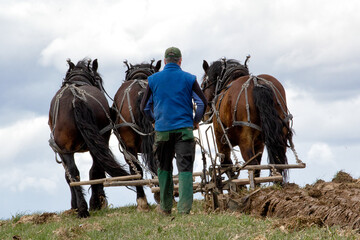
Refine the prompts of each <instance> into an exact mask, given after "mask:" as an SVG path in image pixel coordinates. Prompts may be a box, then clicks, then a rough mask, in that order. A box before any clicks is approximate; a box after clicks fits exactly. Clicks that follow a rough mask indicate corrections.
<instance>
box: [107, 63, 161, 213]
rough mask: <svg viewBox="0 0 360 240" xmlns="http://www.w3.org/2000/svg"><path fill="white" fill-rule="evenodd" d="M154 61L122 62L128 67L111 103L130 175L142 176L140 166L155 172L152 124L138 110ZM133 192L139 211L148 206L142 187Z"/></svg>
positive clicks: (116, 132) (153, 68) (156, 68)
mask: <svg viewBox="0 0 360 240" xmlns="http://www.w3.org/2000/svg"><path fill="white" fill-rule="evenodd" d="M153 62H154V61H151V63H150V64H146V63H142V64H137V65H134V66H133V65H131V64H130V66H129V65H128V64H127V62H125V63H126V65H127V67H128V70H127V71H126V76H125V81H124V83H123V84H122V85H121V86H120V88H119V90H118V91H117V92H116V94H115V97H114V103H113V106H112V109H113V113H112V119H113V121H114V123H115V128H116V130H115V131H114V133H115V135H116V136H117V138H118V140H119V143H120V146H121V148H122V152H123V153H124V157H125V160H126V162H127V163H128V164H129V166H130V172H131V173H132V174H136V173H140V174H141V175H142V176H143V169H142V168H147V170H149V171H150V172H151V173H152V175H153V176H154V175H156V171H157V168H156V166H154V161H153V157H154V155H153V149H152V146H153V142H154V138H153V135H152V134H151V133H152V132H153V126H152V124H151V122H150V121H148V119H147V118H146V116H144V115H143V113H142V112H141V111H140V103H141V100H142V97H143V95H144V91H145V89H146V86H147V78H148V77H149V76H150V75H152V74H153V73H155V72H158V71H159V69H160V67H161V61H160V60H159V61H158V62H157V64H156V66H153ZM138 153H142V158H143V162H145V165H143V164H142V163H141V162H139V161H138V158H137V155H138ZM141 166H142V167H141ZM136 193H137V196H136V201H137V205H138V210H139V211H143V210H144V211H147V210H148V209H149V206H148V202H147V199H146V196H145V192H144V188H143V187H142V186H137V187H136Z"/></svg>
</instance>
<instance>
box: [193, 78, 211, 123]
mask: <svg viewBox="0 0 360 240" xmlns="http://www.w3.org/2000/svg"><path fill="white" fill-rule="evenodd" d="M192 90H193V92H192V97H193V99H194V102H195V104H196V111H195V117H194V123H197V124H198V123H199V122H200V121H201V119H202V117H203V116H204V113H205V110H206V106H207V104H208V103H207V100H206V98H205V96H204V93H203V92H202V91H201V89H200V86H199V84H198V82H197V81H196V80H195V82H194V85H193V88H192Z"/></svg>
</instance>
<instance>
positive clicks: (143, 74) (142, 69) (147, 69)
mask: <svg viewBox="0 0 360 240" xmlns="http://www.w3.org/2000/svg"><path fill="white" fill-rule="evenodd" d="M154 62H155V60H154V59H152V60H151V62H150V63H140V64H136V65H132V64H131V63H130V64H129V63H128V61H127V60H124V63H125V65H126V66H127V68H128V69H127V70H126V72H125V81H128V80H134V79H142V80H146V79H147V78H148V77H149V76H150V75H152V74H154V73H156V72H158V71H159V70H160V68H161V60H159V61H157V63H156V65H155V66H153V63H154Z"/></svg>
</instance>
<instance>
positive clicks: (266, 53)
mask: <svg viewBox="0 0 360 240" xmlns="http://www.w3.org/2000/svg"><path fill="white" fill-rule="evenodd" d="M359 10H360V3H359V2H358V1H355V0H349V1H345V2H339V1H335V0H328V1H324V0H320V1H309V0H305V1H295V0H275V1H266V0H260V1H235V0H229V1H219V0H207V1H205V0H201V1H188V0H185V1H165V0H155V1H145V0H139V1H129V0H127V1H95V0H90V1H81V0H79V1H70V0H63V1H55V0H53V1H39V0H38V1H36V0H27V1H22V0H17V1H10V0H2V1H1V2H0V29H1V30H2V36H1V38H0V53H1V54H0V72H1V77H0V82H1V86H2V87H1V89H0V146H1V147H0V149H1V150H0V191H1V193H2V194H1V203H2V204H0V218H3V219H6V218H11V216H15V215H16V214H23V213H33V212H37V211H63V210H66V209H69V208H70V192H69V189H68V187H67V184H66V182H65V179H64V170H63V168H62V166H61V165H58V164H57V163H56V162H55V160H54V153H53V152H52V150H51V148H50V147H49V146H48V142H47V141H48V139H49V134H50V130H49V127H48V125H47V115H48V111H49V105H50V100H51V98H52V97H53V96H54V94H55V92H56V91H57V90H58V89H59V87H60V85H61V81H62V78H63V77H64V75H65V72H66V70H67V64H66V59H67V58H71V59H72V60H73V61H74V62H76V61H78V60H80V59H82V58H84V57H90V58H92V59H95V58H97V59H98V61H99V72H100V73H101V74H102V76H103V80H104V83H105V88H106V90H107V92H108V93H109V94H110V96H114V94H115V92H116V91H117V89H118V88H119V87H120V85H121V83H122V80H123V79H124V73H125V70H126V67H125V66H124V64H123V60H124V59H128V60H129V61H130V62H131V63H139V62H143V61H150V59H152V58H155V59H156V60H159V59H162V58H163V52H164V50H165V49H166V48H167V47H169V46H177V47H179V48H180V49H181V50H182V52H183V65H182V68H183V69H184V70H186V71H189V72H191V73H193V74H195V75H196V76H197V77H198V80H199V79H200V78H201V76H202V74H203V70H202V61H203V59H205V60H207V61H208V62H211V61H214V60H216V59H218V58H220V57H222V56H225V57H227V58H235V59H238V60H241V61H244V60H245V57H246V55H248V54H250V55H251V59H250V62H249V68H250V72H251V73H253V74H262V73H267V74H271V75H273V76H275V77H276V78H278V79H279V80H280V81H281V82H282V83H283V85H284V87H285V89H286V92H287V100H288V104H289V108H290V111H291V113H292V114H293V115H294V129H295V132H296V135H295V138H294V143H295V147H296V149H297V152H298V154H299V155H300V158H301V159H302V160H303V161H304V162H305V163H307V168H306V169H304V170H292V171H290V182H295V183H298V184H299V185H305V184H308V183H309V184H311V183H314V182H315V181H316V180H317V179H324V180H330V179H331V178H332V177H333V176H334V174H336V172H337V171H339V170H345V171H347V172H349V173H350V174H351V175H352V176H353V177H355V178H358V177H359V176H360V161H358V153H359V150H360V138H359V136H360V127H359V126H358V122H359V120H358V119H359V117H360V111H359V109H360V91H359V90H360V83H359V75H360V34H359V29H360V16H359V14H358V12H359ZM109 103H110V100H109ZM111 146H112V149H113V152H114V153H115V155H116V156H117V159H118V160H119V161H120V162H123V157H122V156H121V154H120V153H119V151H118V149H117V142H116V140H115V139H114V138H112V139H111ZM288 157H289V161H290V163H294V162H295V159H294V157H293V155H292V153H291V152H288ZM76 159H77V165H78V167H79V168H80V170H81V176H82V177H83V178H84V179H87V178H88V177H87V172H88V170H89V167H90V165H91V160H90V158H89V155H88V154H78V155H76ZM263 161H264V162H265V161H266V160H265V158H264V159H263ZM195 166H196V169H201V160H200V158H199V157H198V158H197V159H196V163H195ZM264 174H265V173H264ZM106 192H107V194H108V200H109V203H110V204H112V205H113V206H123V205H126V204H135V194H134V193H132V192H131V191H129V190H127V189H126V188H123V187H119V188H108V189H106ZM88 195H89V194H88ZM148 198H149V201H150V202H151V201H153V199H152V196H151V194H149V190H148Z"/></svg>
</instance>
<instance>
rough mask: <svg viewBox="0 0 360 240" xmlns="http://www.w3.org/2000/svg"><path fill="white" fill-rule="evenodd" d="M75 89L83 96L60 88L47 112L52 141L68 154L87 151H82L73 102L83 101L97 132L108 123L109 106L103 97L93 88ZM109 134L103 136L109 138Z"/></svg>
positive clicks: (81, 87) (81, 141) (68, 89)
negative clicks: (95, 124) (91, 116)
mask: <svg viewBox="0 0 360 240" xmlns="http://www.w3.org/2000/svg"><path fill="white" fill-rule="evenodd" d="M77 89H80V91H83V94H81V93H80V92H78V91H76V93H75V95H74V92H73V91H71V90H70V88H67V89H65V90H64V89H63V88H61V89H60V90H59V91H58V92H57V93H56V94H55V96H54V97H53V99H52V100H51V105H50V110H49V126H50V129H51V131H52V133H53V137H54V140H55V142H56V144H57V145H58V146H59V147H60V148H61V149H62V150H64V151H68V152H77V151H80V152H81V151H86V150H87V149H82V148H83V145H84V142H83V138H82V136H81V134H80V131H79V129H78V127H77V124H76V120H75V115H74V104H73V101H83V102H84V103H85V104H86V106H87V108H88V109H87V110H88V111H91V112H92V114H93V116H94V119H95V122H96V123H97V128H98V129H99V131H100V130H102V129H103V128H105V127H106V126H108V125H109V123H110V119H109V116H110V110H109V104H108V102H107V100H106V97H105V95H104V94H103V93H102V92H101V91H100V90H99V89H98V88H96V87H93V86H88V85H85V86H79V87H77ZM109 133H110V132H109ZM109 133H105V135H106V136H110V134H109Z"/></svg>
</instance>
